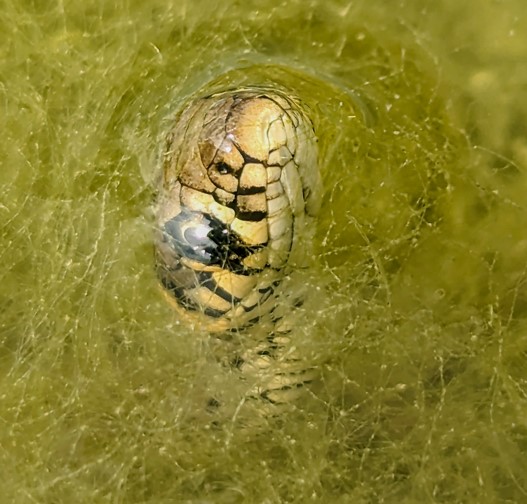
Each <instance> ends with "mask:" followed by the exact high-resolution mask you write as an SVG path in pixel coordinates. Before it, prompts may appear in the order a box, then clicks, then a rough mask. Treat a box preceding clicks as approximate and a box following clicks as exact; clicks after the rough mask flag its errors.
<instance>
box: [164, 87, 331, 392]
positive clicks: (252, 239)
mask: <svg viewBox="0 0 527 504" xmlns="http://www.w3.org/2000/svg"><path fill="white" fill-rule="evenodd" d="M160 164H161V168H160V175H159V182H158V184H157V191H156V204H155V206H156V208H155V220H156V223H155V237H154V249H155V269H156V273H157V277H158V279H159V282H160V285H161V288H162V291H163V293H164V295H165V297H166V299H167V300H168V301H169V303H170V304H171V305H172V306H173V307H174V308H175V309H176V310H177V312H178V313H179V314H180V315H181V317H182V318H183V319H184V320H185V321H186V322H187V323H188V324H189V326H190V327H199V328H203V329H204V330H206V331H207V332H209V333H211V334H215V335H228V334H231V335H232V334H237V335H242V336H243V338H244V341H245V344H244V345H243V346H244V349H245V350H244V351H243V352H239V354H238V355H236V356H233V358H232V359H231V363H232V364H233V365H234V366H235V367H237V368H238V369H240V370H241V371H242V372H243V373H245V374H250V375H252V376H256V377H258V376H259V375H261V374H262V373H265V370H266V369H269V368H270V366H271V365H272V364H273V362H277V361H280V365H278V366H275V367H276V369H275V370H274V371H273V372H272V373H271V374H270V375H269V376H268V379H267V381H266V384H265V385H261V386H260V388H259V389H258V392H257V395H258V396H259V397H262V398H265V399H266V400H267V401H269V402H288V401H289V400H290V396H291V391H292V390H295V389H299V388H302V386H303V385H304V384H305V383H307V382H309V381H310V379H311V374H310V373H309V371H308V370H306V369H304V368H302V367H301V366H300V368H299V367H298V366H297V365H296V359H295V358H294V357H292V356H291V355H289V354H287V357H284V355H286V353H287V352H286V350H285V349H286V348H287V344H288V343H289V342H290V340H291V338H292V337H293V333H294V330H293V329H294V325H295V322H291V317H290V312H291V311H294V308H295V307H297V306H300V305H301V303H302V301H301V300H300V301H299V300H290V301H289V304H288V302H284V300H288V292H287V291H286V292H284V291H283V290H284V289H283V284H284V279H285V278H288V275H289V274H290V273H291V271H296V270H300V269H301V268H302V267H303V266H304V262H305V258H306V257H308V256H309V255H310V254H311V253H312V252H311V242H312V238H311V236H312V234H313V229H314V225H315V218H316V216H317V214H318V213H319V211H320V207H321V195H322V182H321V176H320V172H319V167H318V151H317V137H316V134H315V130H314V125H313V122H312V120H311V119H310V117H309V113H308V109H307V107H306V106H305V105H304V104H303V103H302V102H301V101H300V99H299V98H298V97H296V96H295V95H294V94H292V93H288V92H286V91H283V90H281V89H273V88H269V87H261V86H253V87H244V88H238V89H226V90H222V91H218V92H215V93H212V94H207V95H204V96H199V97H198V98H195V99H191V100H189V102H188V103H186V104H185V106H183V107H182V108H181V109H180V111H179V112H178V113H177V114H176V116H175V118H174V119H173V120H172V121H171V125H170V129H169V131H168V133H166V134H165V137H164V140H163V142H162V153H161V161H160ZM284 306H285V308H284ZM255 328H260V332H259V333H260V334H262V331H263V334H264V337H263V338H262V337H253V336H252V334H254V331H255ZM262 328H265V329H263V330H262ZM251 343H252V344H251ZM273 369H274V368H273Z"/></svg>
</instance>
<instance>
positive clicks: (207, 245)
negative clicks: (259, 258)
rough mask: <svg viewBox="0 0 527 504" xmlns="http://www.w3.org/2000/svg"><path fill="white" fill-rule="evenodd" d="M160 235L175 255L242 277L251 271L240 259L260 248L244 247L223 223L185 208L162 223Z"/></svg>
mask: <svg viewBox="0 0 527 504" xmlns="http://www.w3.org/2000/svg"><path fill="white" fill-rule="evenodd" d="M163 235H164V239H165V240H166V242H167V243H168V245H169V246H170V247H171V249H172V250H173V251H174V252H175V253H176V255H178V256H180V257H186V258H188V259H191V260H193V261H197V262H200V263H202V264H206V265H218V266H220V267H222V268H225V269H227V270H229V271H232V272H234V273H238V274H242V275H249V274H252V273H253V272H254V271H252V270H250V269H248V268H247V267H246V266H244V264H243V260H244V259H246V258H247V257H249V256H250V255H252V254H254V252H256V251H257V250H259V249H261V248H262V247H263V245H257V246H249V245H246V244H245V243H244V242H243V240H242V239H241V238H240V236H238V235H237V234H236V233H235V232H234V231H232V230H231V229H230V228H229V226H228V225H227V224H225V223H224V222H222V221H220V220H219V219H217V218H215V217H214V216H212V215H210V214H207V213H201V212H194V211H192V210H187V209H183V210H182V211H181V213H179V214H178V215H176V216H175V217H173V218H172V219H170V220H169V221H167V222H166V223H165V225H164V228H163Z"/></svg>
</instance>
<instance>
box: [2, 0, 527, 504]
mask: <svg viewBox="0 0 527 504" xmlns="http://www.w3.org/2000/svg"><path fill="white" fill-rule="evenodd" d="M480 3H481V2H476V1H475V0H473V1H471V2H466V3H463V4H460V3H459V2H454V1H453V0H452V1H447V0H444V1H441V2H417V1H410V0H407V1H404V0H401V1H398V2H394V3H393V4H390V5H389V6H388V4H387V2H381V1H377V2H366V1H357V2H347V3H346V2H340V1H332V2H329V3H327V4H324V3H322V2H318V1H312V2H286V3H278V2H271V1H265V2H258V3H256V2H246V3H244V4H242V3H237V2H224V3H222V4H220V5H213V4H212V3H210V2H205V1H201V2H161V1H154V2H138V1H132V0H129V1H124V0H122V1H119V2H114V3H110V2H103V1H100V2H88V3H84V4H81V3H78V4H76V3H74V2H62V1H48V2H38V3H37V2H31V1H20V2H14V1H9V0H4V1H3V2H2V3H1V7H2V8H1V9H0V33H2V35H0V54H1V59H0V95H1V100H0V103H2V111H3V113H2V115H3V121H2V123H1V128H2V138H3V141H2V146H1V147H0V159H1V162H2V173H1V175H0V183H1V186H2V188H1V194H2V199H1V200H0V213H1V214H2V232H1V239H2V242H1V243H2V245H1V250H2V252H1V255H2V260H3V264H4V267H3V268H2V270H1V273H0V278H1V282H0V306H1V310H2V311H1V313H2V316H1V318H0V337H1V342H2V346H1V348H0V356H1V361H0V362H1V366H0V376H1V377H2V382H1V390H0V418H1V421H2V429H1V430H0V447H1V450H0V464H1V467H2V470H3V474H4V475H5V476H4V483H3V499H4V501H5V502H17V503H18V502H21V503H24V502H45V503H47V502H49V503H51V502H79V503H82V502H86V503H93V502H112V503H114V502H122V503H128V502H152V503H153V502H215V503H216V502H225V503H227V502H269V503H271V502H343V503H344V502H523V501H524V500H525V498H526V497H525V495H526V494H527V481H526V477H525V474H527V471H526V467H525V465H526V464H525V461H524V460H525V455H526V454H525V451H526V439H527V438H526V424H525V418H526V417H527V414H526V413H527V411H526V410H527V406H526V402H525V397H526V374H525V352H526V346H527V338H526V329H527V323H526V308H527V295H526V290H525V278H526V266H527V260H526V257H527V254H526V252H527V247H526V244H527V242H526V239H525V237H524V234H525V229H526V221H527V212H526V208H525V203H524V194H525V189H526V187H527V175H526V165H527V147H526V138H527V132H526V128H525V124H527V122H526V121H525V118H526V116H527V100H525V83H526V82H527V72H526V70H525V65H524V64H522V62H524V61H525V58H526V54H525V51H526V50H525V47H527V44H526V41H525V35H524V34H525V33H527V30H526V29H525V26H524V24H525V21H524V20H523V18H522V15H521V8H522V5H521V2H519V1H502V2H494V3H485V5H480ZM481 4H482V3H481ZM522 23H523V25H522ZM522 28H523V29H522ZM255 83H261V84H271V83H275V84H278V85H281V86H284V87H286V88H289V89H291V90H292V91H294V92H295V93H297V94H298V96H300V97H301V98H302V100H303V101H304V102H305V103H306V105H307V106H308V107H309V108H310V110H311V111H312V114H313V120H314V123H315V127H316V132H317V136H318V138H319V144H320V152H321V168H322V170H323V177H324V185H325V199H324V204H323V210H324V211H323V213H322V215H321V217H320V219H319V223H318V227H317V257H316V265H315V266H314V267H313V268H311V269H310V270H309V271H307V272H306V275H305V277H304V280H303V281H304V283H305V284H306V285H307V286H312V287H313V290H314V292H316V293H317V294H316V295H314V297H313V299H311V300H307V304H306V309H305V312H303V314H302V315H303V318H302V324H300V327H299V329H298V333H297V338H298V341H299V344H298V346H299V347H301V352H302V353H303V355H304V357H305V358H306V359H307V360H309V361H310V362H312V363H313V364H314V365H317V366H318V367H319V369H320V372H321V375H322V379H321V381H320V383H318V384H315V385H314V386H313V388H312V390H311V392H310V394H309V395H308V397H306V399H305V401H304V402H303V403H302V404H301V405H299V407H298V408H297V409H296V410H294V411H292V412H289V413H287V414H285V415H284V416H282V417H280V418H276V419H268V420H267V425H264V426H259V427H258V428H255V429H253V430H251V429H246V428H241V427H240V426H239V425H238V423H237V422H235V421H233V418H234V417H235V416H236V414H237V413H238V411H239V409H240V407H241V408H242V409H243V408H244V407H245V405H243V404H242V403H241V402H240V401H241V399H240V398H242V397H243V394H244V392H245V391H246V389H247V385H246V384H244V383H241V382H240V381H239V379H238V377H237V376H236V375H234V374H230V373H228V372H226V371H225V369H223V368H222V367H221V366H220V365H219V364H218V363H217V362H216V361H215V360H214V359H213V358H211V346H212V343H211V342H210V340H209V339H208V338H207V336H206V335H205V334H196V332H195V331H193V330H192V329H190V328H187V327H184V326H181V325H180V324H179V321H178V319H177V316H176V315H175V314H174V313H173V312H172V311H171V310H170V307H168V306H166V305H165V303H164V300H163V298H162V297H161V296H160V294H159V292H158V290H157V287H156V281H155V278H154V274H153V270H152V250H151V225H152V219H151V197H152V179H153V178H154V177H155V168H156V161H155V159H156V155H157V151H158V146H159V138H160V136H162V134H163V131H164V130H165V128H166V126H167V124H168V122H169V120H170V117H172V114H173V112H174V111H175V110H176V109H177V108H178V106H179V104H181V103H182V102H183V101H184V100H185V99H187V98H188V97H189V96H191V95H193V94H195V93H198V92H200V90H206V89H211V88H213V87H214V86H215V85H217V86H223V85H239V84H242V85H245V84H247V85H249V84H255ZM211 396H214V397H220V398H221V401H222V408H221V409H220V411H218V412H217V413H216V414H211V413H210V412H208V411H207V410H206V408H205V407H204V405H205V404H206V403H207V400H208V399H209V398H210V397H211Z"/></svg>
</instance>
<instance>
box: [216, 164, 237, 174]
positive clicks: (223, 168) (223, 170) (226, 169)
mask: <svg viewBox="0 0 527 504" xmlns="http://www.w3.org/2000/svg"><path fill="white" fill-rule="evenodd" d="M216 170H217V171H218V173H220V174H221V175H227V174H228V173H233V169H232V168H231V167H230V166H229V165H228V164H227V163H225V162H224V161H220V162H219V163H216Z"/></svg>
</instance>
